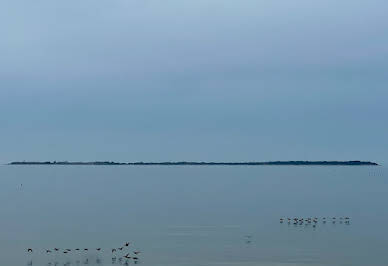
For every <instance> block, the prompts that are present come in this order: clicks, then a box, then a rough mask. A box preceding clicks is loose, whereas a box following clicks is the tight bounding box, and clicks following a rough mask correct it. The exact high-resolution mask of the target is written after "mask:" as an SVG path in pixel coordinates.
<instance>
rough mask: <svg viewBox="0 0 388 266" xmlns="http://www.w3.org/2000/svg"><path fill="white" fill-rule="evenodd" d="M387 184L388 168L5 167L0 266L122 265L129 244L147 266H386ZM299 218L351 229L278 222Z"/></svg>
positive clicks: (0, 187)
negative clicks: (347, 220) (57, 250)
mask: <svg viewBox="0 0 388 266" xmlns="http://www.w3.org/2000/svg"><path fill="white" fill-rule="evenodd" d="M387 181H388V180H387V168H385V167H384V166H379V167H369V166H368V167H367V166H362V167H347V166H328V167H321V166H309V167H305V166H233V167H231V166H0V250H1V251H0V253H1V256H0V265H9V266H14V265H18V266H19V265H27V264H28V263H30V264H31V263H32V265H55V263H56V265H57V266H63V265H84V264H85V263H86V262H87V263H88V265H112V264H113V263H114V264H113V265H120V264H122V265H124V264H125V260H122V261H119V260H118V256H119V255H120V256H122V255H124V254H125V253H127V252H125V253H124V251H123V252H118V253H115V254H116V255H114V256H116V257H117V259H116V261H112V254H111V251H110V249H111V248H113V247H115V248H117V247H120V246H122V245H123V244H124V243H125V242H126V241H130V242H131V245H130V249H128V252H131V251H133V250H135V249H139V250H141V251H143V253H142V254H140V255H139V257H140V261H139V264H141V265H144V266H146V265H187V266H191V265H193V266H194V265H247V266H248V265H268V266H273V265H288V266H292V265H388V253H387V252H386V247H387V246H388V208H387V207H386V205H387V199H386V198H387V191H388V182H387ZM295 216H298V217H319V218H321V217H333V216H335V217H342V216H349V217H351V222H350V224H349V225H347V224H344V223H342V224H341V223H340V222H339V221H338V222H337V223H335V224H332V223H331V222H328V223H326V224H323V223H322V222H321V221H319V222H318V224H317V226H316V227H315V228H313V227H312V226H311V225H308V226H305V225H302V226H294V225H293V224H290V225H288V224H287V222H285V223H283V224H281V223H279V218H280V217H295ZM247 235H249V236H250V237H249V238H248V237H246V236H247ZM30 247H31V248H33V249H34V252H33V254H27V252H26V250H27V248H30ZM54 247H58V248H61V249H64V248H70V249H75V248H89V249H90V250H89V252H74V251H73V250H72V251H71V252H69V254H63V253H55V252H53V253H51V254H46V253H45V249H52V248H54ZM98 247H100V248H102V252H98V251H96V250H95V248H98ZM114 256H113V257H114ZM129 263H130V264H133V261H129Z"/></svg>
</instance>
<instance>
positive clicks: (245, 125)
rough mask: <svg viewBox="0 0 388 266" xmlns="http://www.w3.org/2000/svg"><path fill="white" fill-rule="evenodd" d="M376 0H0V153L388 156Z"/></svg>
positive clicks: (383, 41) (382, 6)
mask: <svg viewBox="0 0 388 266" xmlns="http://www.w3.org/2000/svg"><path fill="white" fill-rule="evenodd" d="M386 10H388V2H387V1H385V0H381V1H378V0H368V1H365V0H343V1H334V0H317V1H311V0H293V1H284V0H283V1H280V0H273V1H268V0H265V1H264V0H263V1H261V0H241V1H235V0H210V1H209V0H206V1H205V0H196V1H185V0H98V1H96V0H66V1H59V0H54V1H52V0H51V1H48V0H35V1H27V0H25V1H24V0H23V1H22V0H15V1H3V2H2V3H1V4H0V162H1V163H5V162H8V161H12V160H115V161H140V160H142V161H166V160H196V161H197V160H198V161H200V160H206V161H210V160H211V161H247V160H250V161H252V160H321V159H322V160H348V159H349V160H352V159H360V160H374V161H377V162H380V163H384V162H388V159H387V158H388V149H387V147H388V141H387V135H388V134H387V133H388V61H387V58H388V16H387V15H386Z"/></svg>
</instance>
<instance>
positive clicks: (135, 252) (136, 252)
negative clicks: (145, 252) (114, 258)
mask: <svg viewBox="0 0 388 266" xmlns="http://www.w3.org/2000/svg"><path fill="white" fill-rule="evenodd" d="M140 253H141V252H140V251H134V252H133V254H135V255H139V254H140Z"/></svg>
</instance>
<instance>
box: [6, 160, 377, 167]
mask: <svg viewBox="0 0 388 266" xmlns="http://www.w3.org/2000/svg"><path fill="white" fill-rule="evenodd" d="M8 165H145V166H147V165H232V166H233V165H327V166H329V165H347V166H359V165H378V164H377V163H375V162H369V161H269V162H185V161H182V162H129V163H121V162H110V161H95V162H68V161H52V162H51V161H45V162H32V161H22V162H11V163H9V164H8Z"/></svg>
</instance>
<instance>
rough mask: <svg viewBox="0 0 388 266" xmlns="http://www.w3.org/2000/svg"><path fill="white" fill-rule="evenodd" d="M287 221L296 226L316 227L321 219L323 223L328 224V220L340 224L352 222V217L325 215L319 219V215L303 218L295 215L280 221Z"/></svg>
mask: <svg viewBox="0 0 388 266" xmlns="http://www.w3.org/2000/svg"><path fill="white" fill-rule="evenodd" d="M286 221H287V224H293V225H295V226H297V225H305V226H308V225H310V224H311V225H312V227H316V226H317V224H318V223H319V221H321V223H322V224H326V223H328V222H330V223H332V224H336V223H340V224H346V225H349V224H350V218H349V217H347V216H346V217H331V218H328V217H323V218H321V219H319V218H318V217H313V218H312V217H308V218H301V217H294V218H289V217H288V218H280V223H281V224H282V223H284V222H286Z"/></svg>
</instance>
